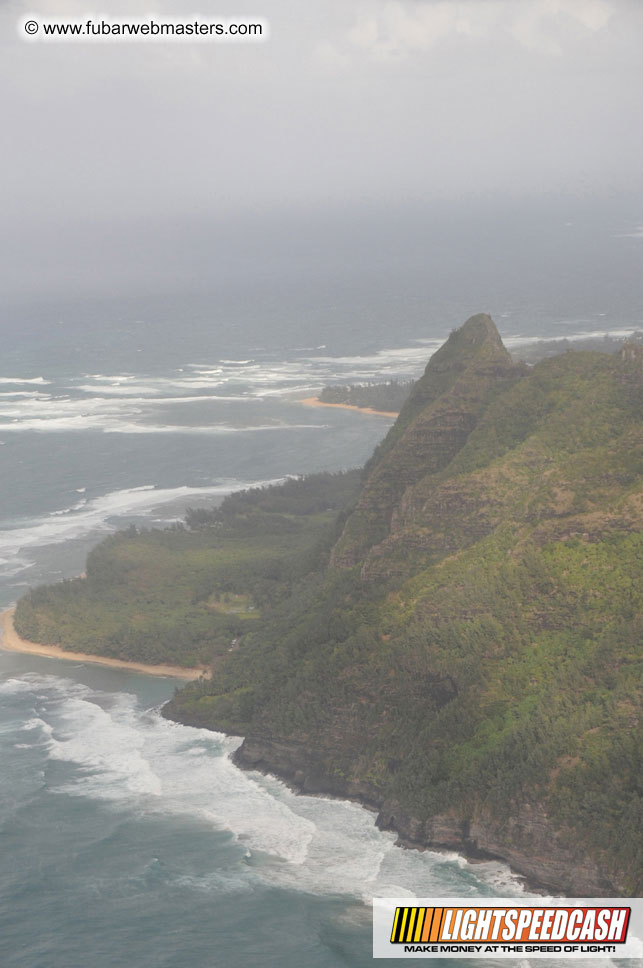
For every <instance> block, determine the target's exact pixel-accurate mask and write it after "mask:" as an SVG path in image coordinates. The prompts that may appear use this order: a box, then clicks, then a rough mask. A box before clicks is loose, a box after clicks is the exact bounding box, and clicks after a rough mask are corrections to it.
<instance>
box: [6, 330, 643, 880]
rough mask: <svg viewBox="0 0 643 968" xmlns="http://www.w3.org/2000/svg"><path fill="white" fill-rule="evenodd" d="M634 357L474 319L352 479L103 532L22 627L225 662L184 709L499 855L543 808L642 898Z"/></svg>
mask: <svg viewBox="0 0 643 968" xmlns="http://www.w3.org/2000/svg"><path fill="white" fill-rule="evenodd" d="M642 364H643V348H641V347H637V346H636V345H635V344H628V345H627V346H626V347H625V348H624V349H623V351H622V352H621V353H620V354H617V355H608V354H601V353H583V352H580V353H569V354H565V355H563V356H557V357H555V358H552V359H547V360H544V361H543V362H541V363H539V364H538V365H536V366H534V367H533V369H528V368H527V367H524V366H522V365H518V364H515V363H513V362H512V360H511V359H510V358H509V356H508V354H507V353H506V351H505V350H504V347H503V346H502V343H501V342H500V339H499V337H498V334H497V332H496V330H495V327H494V326H493V323H492V322H491V320H490V319H489V318H488V317H485V316H477V317H473V319H472V320H470V321H469V322H468V323H467V324H465V326H464V327H462V328H461V329H460V330H458V331H457V332H456V333H454V334H452V336H451V337H450V338H449V340H448V341H447V343H446V344H445V346H444V347H443V348H442V349H441V350H440V351H439V352H438V353H436V354H435V355H434V357H433V358H432V359H431V361H430V363H429V366H428V367H427V370H426V372H425V374H424V376H423V377H422V378H421V380H420V381H418V383H417V384H416V386H415V387H414V389H413V391H412V393H411V395H410V397H409V399H408V401H407V403H406V404H405V406H404V408H403V410H402V413H401V414H400V418H399V419H398V421H397V422H396V424H395V426H394V427H393V428H391V430H390V432H389V434H388V435H387V437H386V439H385V440H384V441H383V443H382V444H381V445H380V447H379V448H378V449H377V451H376V453H375V455H374V456H373V458H372V459H371V461H370V462H369V464H368V465H367V468H366V469H365V473H364V478H363V481H362V484H361V489H360V487H359V482H358V479H357V475H356V474H353V475H346V476H341V477H331V476H327V477H326V479H322V478H318V477H314V478H309V479H306V480H305V481H303V482H288V484H286V485H285V487H284V488H281V489H278V488H276V489H274V488H273V489H269V490H267V491H264V492H259V493H253V492H247V493H246V494H244V495H233V496H232V497H231V498H229V499H227V500H226V502H224V504H223V505H222V506H221V508H219V509H215V510H213V511H210V512H193V513H192V514H191V515H188V519H187V520H188V524H189V526H190V529H188V530H183V531H175V532H145V533H143V534H125V535H120V536H116V537H114V538H111V539H109V540H108V541H107V542H105V543H103V545H101V546H99V548H98V549H96V551H95V552H93V554H92V556H90V560H89V564H88V579H87V581H77V582H72V583H66V584H64V585H63V586H53V587H51V588H49V589H44V590H38V591H36V592H33V593H31V595H30V596H29V597H28V598H27V599H25V600H23V602H22V603H21V604H20V606H19V609H18V613H17V624H18V628H19V631H21V633H22V634H25V635H28V637H32V638H35V639H37V640H38V639H40V640H42V639H43V636H44V632H45V631H49V630H50V629H51V630H52V632H51V633H50V634H49V635H47V636H44V637H45V638H49V639H51V638H52V636H53V631H56V632H57V633H59V632H61V631H65V630H66V626H65V622H67V623H70V624H71V625H73V628H74V635H73V640H74V642H76V643H78V644H77V645H76V647H77V648H84V649H86V648H87V642H86V641H85V639H86V638H89V639H91V641H92V642H93V644H94V647H95V648H96V649H99V650H100V651H101V652H103V653H105V654H115V653H114V652H109V651H108V649H113V648H115V647H116V645H117V643H118V642H119V641H120V640H119V636H121V638H122V639H123V641H125V640H126V641H127V642H128V643H129V644H128V646H127V648H128V657H136V658H147V652H145V651H144V650H145V649H146V648H148V647H150V648H151V646H152V643H155V644H157V647H158V648H161V646H160V645H159V644H158V643H161V642H162V643H163V646H162V651H163V658H171V659H172V660H174V661H176V660H177V658H178V659H179V661H185V662H186V664H189V662H193V661H195V660H197V659H204V658H210V657H212V656H213V655H214V656H215V657H216V659H217V661H216V664H215V667H214V675H213V678H212V680H211V681H209V682H206V681H203V680H201V681H199V682H197V683H194V684H190V685H188V686H187V687H185V688H184V689H182V690H181V691H180V692H178V693H177V695H176V696H175V697H174V699H173V700H172V703H171V704H170V714H171V715H172V716H174V717H176V718H178V719H180V720H182V721H184V722H188V723H194V724H199V725H205V726H211V727H213V728H219V729H225V730H228V731H230V732H235V733H239V734H242V735H246V736H248V737H249V738H250V740H251V741H258V742H261V741H262V740H263V741H265V743H267V744H268V745H269V744H270V743H272V742H273V741H274V742H276V743H278V744H280V749H284V748H286V747H288V748H292V749H296V750H299V751H301V750H305V751H306V756H307V757H308V758H309V759H312V760H314V763H315V769H316V771H317V774H318V775H323V776H324V777H326V779H327V788H329V789H332V790H334V791H335V792H338V793H342V792H347V793H354V792H355V791H359V794H360V795H361V796H363V797H365V798H367V799H369V800H370V801H371V802H374V803H380V804H381V803H389V804H396V805H397V806H396V807H395V810H396V811H397V810H398V807H399V810H401V811H402V812H403V813H405V814H406V815H407V816H411V817H413V818H416V820H417V823H418V824H420V825H422V824H430V823H431V822H433V821H434V820H435V819H436V818H437V819H441V820H444V819H445V818H446V819H448V820H449V821H452V822H453V823H454V824H460V825H461V826H462V825H464V826H467V825H475V824H477V825H478V826H479V825H480V824H484V825H486V828H487V829H490V830H492V832H493V835H494V838H495V841H496V842H497V843H500V844H501V845H504V847H505V848H506V850H507V851H510V850H512V849H519V850H522V851H523V852H524V853H527V854H528V853H529V851H530V850H531V851H532V852H534V851H535V847H534V843H533V842H532V841H530V839H529V837H530V834H528V833H525V831H524V830H523V829H522V828H520V829H519V828H518V827H517V826H516V825H515V824H514V823H513V822H512V821H513V820H514V819H516V818H521V817H524V816H531V812H532V811H533V810H534V809H537V810H539V811H540V815H541V816H543V817H545V821H543V822H545V823H546V825H547V831H546V837H547V838H549V840H547V841H546V842H547V843H551V851H552V852H553V851H554V850H557V851H560V850H562V849H563V848H566V849H567V848H568V849H570V850H571V851H572V852H573V855H574V856H575V857H576V858H577V859H578V862H579V864H580V865H587V864H589V865H591V864H592V863H593V864H595V865H598V867H599V868H600V870H601V871H602V874H603V877H604V883H605V884H606V885H607V886H608V887H609V889H610V890H612V891H615V892H623V893H637V892H638V893H640V892H641V888H642V887H643V882H642V881H641V871H642V869H643V864H642V860H643V856H642V853H641V851H642V840H641V836H642V835H641V831H642V830H643V823H642V822H641V821H642V819H643V786H642V777H643V770H642V769H641V767H642V765H643V764H642V763H641V750H642V749H643V744H642V740H643V736H642V730H641V722H640V710H641V698H642V696H641V682H642V681H643V677H642V675H641V673H642V671H643V670H642V668H641V665H642V663H641V650H640V643H641V633H642V631H643V618H642V616H643V589H642V586H641V581H640V576H641V560H642V556H643V539H642V534H641V532H642V529H641V520H642V517H643V499H642V495H641V470H642V464H641V413H642V412H643V393H642V389H641V387H642V380H641V370H642ZM326 494H328V495H329V496H328V498H326ZM331 495H334V497H332V496H331ZM340 505H343V506H344V510H343V511H341V513H340V514H339V517H336V512H337V510H338V509H339V507H340ZM351 506H352V508H351ZM289 509H290V510H289ZM331 549H332V552H331ZM329 557H330V565H329V564H328V562H329ZM226 593H227V594H228V599H227V601H226V599H225V594H226ZM217 596H219V597H218V598H217ZM257 612H258V613H259V614H260V620H257V615H256V613H257ZM159 613H160V614H161V615H163V616H164V622H165V623H166V624H165V625H163V636H161V629H160V625H159V623H157V615H158V614H159ZM110 622H112V623H115V626H114V627H112V626H110V624H109V623H110ZM200 623H201V624H200ZM218 623H220V624H218ZM116 624H118V629H117V628H116ZM161 624H162V623H161ZM166 626H167V628H166ZM179 627H180V628H184V629H190V630H191V631H190V638H189V642H190V645H186V646H185V647H181V648H182V651H180V650H179V647H178V644H177V642H176V641H175V640H174V637H173V633H171V634H169V635H168V630H169V629H170V628H171V629H173V630H175V631H177V630H178V629H179ZM101 635H102V636H104V638H100V636H101ZM128 636H130V637H131V638H129V639H128V638H127V637H128ZM136 636H138V638H137V637H136ZM84 637H85V638H84ZM232 638H236V639H238V640H239V641H238V642H237V643H236V645H235V646H234V647H232V646H231V645H230V642H231V640H232ZM56 640H57V641H60V635H58V636H57V637H56ZM65 644H67V643H65ZM230 649H232V651H230ZM188 660H189V661H188ZM242 750H243V748H242ZM422 829H424V828H422ZM426 829H429V828H428V827H427V828H426ZM540 849H541V850H542V844H541V848H540Z"/></svg>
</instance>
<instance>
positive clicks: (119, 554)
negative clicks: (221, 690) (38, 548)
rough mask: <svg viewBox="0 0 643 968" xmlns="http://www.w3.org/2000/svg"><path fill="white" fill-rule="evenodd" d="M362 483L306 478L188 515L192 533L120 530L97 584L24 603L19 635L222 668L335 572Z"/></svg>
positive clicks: (63, 588) (101, 556)
mask: <svg viewBox="0 0 643 968" xmlns="http://www.w3.org/2000/svg"><path fill="white" fill-rule="evenodd" d="M358 484H359V472H357V471H351V472H349V473H346V474H317V475H313V476H310V477H304V478H296V479H293V480H289V481H287V482H286V483H285V484H284V485H282V486H281V487H266V488H257V489H253V490H250V491H243V492H239V493H236V494H231V495H230V496H229V497H227V498H225V500H224V501H223V503H222V504H221V505H220V507H218V508H213V509H211V510H208V509H198V510H192V511H189V512H188V514H187V518H186V523H187V527H185V528H183V527H178V528H176V527H175V528H172V529H168V530H151V531H137V530H136V529H135V528H130V529H129V530H128V531H124V532H120V533H118V534H115V535H113V536H112V537H110V538H107V540H105V541H103V542H102V543H101V544H100V545H98V547H97V548H95V549H94V550H93V551H92V552H91V554H90V555H89V557H88V559H87V577H86V578H84V579H74V580H72V581H65V582H61V583H59V584H56V585H48V586H44V587H42V588H37V589H35V590H34V591H32V592H30V593H29V594H28V595H27V596H26V597H25V598H23V599H22V601H20V602H19V603H18V607H17V610H16V615H15V625H16V629H17V631H18V633H19V634H20V635H22V636H23V637H24V638H27V639H30V640H32V641H35V642H47V643H55V644H57V645H61V646H62V647H63V648H64V649H69V650H70V651H75V652H89V653H95V654H97V655H106V656H111V657H114V658H120V659H129V660H136V661H139V662H150V663H157V662H173V663H177V664H179V665H184V666H188V667H190V666H195V665H198V664H200V663H208V662H212V661H213V660H214V659H216V658H218V657H220V656H221V655H223V654H225V653H226V652H227V651H228V649H229V648H230V647H231V644H232V641H233V640H234V639H237V640H240V641H243V637H244V636H245V634H246V633H247V632H248V631H251V630H252V629H254V628H255V626H256V625H257V624H258V623H257V618H258V617H259V616H260V615H261V614H262V612H263V610H264V609H265V608H269V607H271V606H274V605H275V604H276V603H277V602H279V601H280V599H281V598H283V597H284V596H287V595H288V594H289V593H290V591H291V588H292V586H293V584H294V583H295V582H297V581H299V580H300V578H301V576H302V575H306V574H308V573H309V572H313V573H314V572H315V571H317V570H319V569H320V568H321V567H322V565H323V564H325V562H326V561H327V559H328V551H329V549H330V546H331V544H332V542H333V540H334V538H335V536H336V530H335V529H336V517H337V511H338V509H339V508H341V507H343V506H345V505H346V504H347V503H349V502H350V500H351V499H353V498H354V497H355V495H356V493H357V488H358ZM286 508H288V513H285V509H286Z"/></svg>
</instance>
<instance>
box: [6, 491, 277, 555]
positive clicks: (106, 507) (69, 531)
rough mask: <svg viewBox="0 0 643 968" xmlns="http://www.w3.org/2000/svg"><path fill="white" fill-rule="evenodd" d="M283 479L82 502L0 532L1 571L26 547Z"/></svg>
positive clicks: (135, 493)
mask: <svg viewBox="0 0 643 968" xmlns="http://www.w3.org/2000/svg"><path fill="white" fill-rule="evenodd" d="M283 480H284V478H278V479H275V480H270V481H239V480H227V481H222V482H221V483H219V484H212V485H206V486H204V487H188V486H187V485H183V486H182V487H172V488H156V487H154V485H153V484H145V485H143V486H141V487H130V488H125V489H124V490H121V491H112V492H111V493H109V494H104V495H102V496H101V497H97V498H94V499H93V500H90V501H86V500H82V501H80V502H78V504H75V505H74V506H73V507H70V508H66V509H64V510H60V511H52V512H50V513H49V514H48V515H46V516H44V517H41V518H38V519H36V520H35V521H34V522H31V523H29V525H28V526H25V527H14V528H10V529H8V530H4V531H0V554H1V555H2V558H0V571H3V570H4V566H5V565H6V566H7V567H9V568H10V567H12V566H15V565H16V560H15V556H16V555H17V554H18V553H19V552H21V551H23V550H24V549H25V548H29V547H34V546H43V545H50V544H58V543H59V542H61V541H69V540H72V539H75V538H81V537H85V536H86V535H88V534H91V533H94V532H100V531H111V530H113V524H111V523H110V522H112V521H113V519H114V518H121V517H124V516H127V515H132V514H135V515H137V516H140V515H148V514H151V513H152V512H153V511H154V510H155V509H156V508H159V507H161V506H162V505H167V504H173V503H174V502H177V501H185V499H186V498H204V497H211V496H223V495H225V494H230V493H231V492H232V491H237V490H244V489H246V488H249V487H263V486H267V485H271V484H280V483H282V482H283ZM28 565H29V562H25V563H24V565H23V567H28ZM18 570H21V569H18ZM14 573H15V572H14Z"/></svg>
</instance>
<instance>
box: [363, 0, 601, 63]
mask: <svg viewBox="0 0 643 968" xmlns="http://www.w3.org/2000/svg"><path fill="white" fill-rule="evenodd" d="M379 6H380V9H379V12H377V13H369V14H368V15H365V16H363V17H362V18H361V19H359V20H358V21H357V22H356V23H355V24H354V26H353V27H352V28H351V29H350V30H349V31H348V32H347V34H346V37H345V42H346V43H348V44H349V45H351V46H352V47H353V48H357V49H359V50H361V51H363V52H367V53H368V54H370V55H371V56H373V57H375V58H378V59H380V60H387V59H393V58H401V57H406V56H409V55H412V54H413V53H417V52H423V51H430V50H431V49H432V48H435V47H437V46H439V45H441V44H444V43H452V42H453V41H457V40H466V41H469V42H470V41H474V42H483V41H488V40H490V39H494V40H497V39H498V37H499V36H504V37H505V38H509V39H511V40H512V41H513V42H515V43H517V44H518V45H520V46H522V47H526V48H528V49H531V50H535V51H539V52H540V53H544V54H548V55H556V54H561V53H562V52H563V50H564V47H565V43H566V42H567V41H571V40H572V39H573V37H574V35H575V34H577V33H578V31H579V30H580V31H589V32H592V33H593V32H596V31H599V30H601V29H602V28H604V27H605V26H606V25H607V24H608V22H609V20H610V17H611V15H612V12H613V10H612V5H611V4H610V3H608V2H607V0H430V2H418V0H388V2H385V3H383V4H380V5H379Z"/></svg>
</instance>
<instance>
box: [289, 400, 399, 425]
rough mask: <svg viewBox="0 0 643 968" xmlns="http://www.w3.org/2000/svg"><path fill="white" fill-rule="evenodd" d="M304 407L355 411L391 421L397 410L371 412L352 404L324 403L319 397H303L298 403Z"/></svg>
mask: <svg viewBox="0 0 643 968" xmlns="http://www.w3.org/2000/svg"><path fill="white" fill-rule="evenodd" d="M299 402H300V403H303V404H304V406H305V407H339V409H340V410H357V412H358V413H368V414H370V415H371V416H372V417H389V418H390V419H391V420H395V419H397V417H399V413H398V411H397V410H373V408H372V407H356V406H355V404H354V403H324V402H323V400H320V399H319V397H305V398H304V399H303V400H300V401H299Z"/></svg>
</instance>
